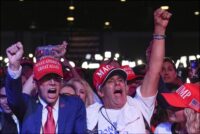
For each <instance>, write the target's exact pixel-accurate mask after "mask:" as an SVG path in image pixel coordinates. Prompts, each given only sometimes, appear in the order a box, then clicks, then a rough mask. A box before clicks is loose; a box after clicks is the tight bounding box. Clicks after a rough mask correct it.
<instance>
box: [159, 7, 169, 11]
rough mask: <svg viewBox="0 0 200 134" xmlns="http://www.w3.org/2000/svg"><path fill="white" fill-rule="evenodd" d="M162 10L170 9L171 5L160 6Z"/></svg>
mask: <svg viewBox="0 0 200 134" xmlns="http://www.w3.org/2000/svg"><path fill="white" fill-rule="evenodd" d="M160 8H161V9H162V10H168V9H169V6H161V7H160Z"/></svg>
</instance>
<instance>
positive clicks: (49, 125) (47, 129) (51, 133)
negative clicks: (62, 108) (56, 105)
mask: <svg viewBox="0 0 200 134" xmlns="http://www.w3.org/2000/svg"><path fill="white" fill-rule="evenodd" d="M46 108H47V110H48V115H47V121H46V123H45V125H44V134H55V133H56V127H55V121H54V119H53V112H52V109H53V108H52V107H51V106H47V107H46Z"/></svg>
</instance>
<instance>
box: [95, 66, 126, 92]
mask: <svg viewBox="0 0 200 134" xmlns="http://www.w3.org/2000/svg"><path fill="white" fill-rule="evenodd" d="M113 73H117V74H119V75H121V76H122V77H123V78H124V79H125V80H126V79H127V74H126V72H125V71H124V70H123V69H121V68H120V67H114V66H111V65H105V64H104V65H101V66H100V67H99V68H98V69H97V70H96V71H95V72H94V74H93V84H94V86H95V88H96V90H99V89H100V88H101V86H102V85H103V84H104V82H105V81H106V80H107V78H109V76H111V75H112V74H113Z"/></svg>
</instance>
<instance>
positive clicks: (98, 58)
mask: <svg viewBox="0 0 200 134" xmlns="http://www.w3.org/2000/svg"><path fill="white" fill-rule="evenodd" d="M94 58H95V60H99V61H102V60H103V56H101V55H100V54H95V55H94Z"/></svg>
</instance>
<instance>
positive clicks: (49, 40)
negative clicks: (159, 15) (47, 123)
mask: <svg viewBox="0 0 200 134" xmlns="http://www.w3.org/2000/svg"><path fill="white" fill-rule="evenodd" d="M70 4H73V5H74V6H75V10H74V11H69V10H68V6H69V5H70ZM163 5H168V6H169V11H170V12H172V14H173V16H172V19H171V21H170V24H169V26H168V29H167V33H166V35H167V39H166V44H167V45H166V56H170V57H172V58H173V59H174V60H176V59H178V58H180V56H183V55H184V56H189V55H196V54H199V15H197V16H195V15H194V12H195V11H199V1H198V0H196V1H194V0H190V1H188V2H187V1H174V0H170V1H143V0H140V1H131V0H126V2H125V3H122V2H120V0H73V1H72V0H62V1H61V0H54V1H53V0H51V1H47V0H45V1H42V0H34V1H33V0H32V1H30V0H24V1H19V0H1V44H0V55H1V56H5V49H6V48H7V47H8V46H9V45H10V44H12V43H14V42H16V41H21V42H22V43H23V44H24V49H25V55H27V54H28V53H34V49H35V48H36V47H37V46H39V45H47V44H57V43H60V42H62V41H63V40H67V41H68V43H69V46H68V50H67V55H66V57H67V58H69V59H70V60H73V61H75V62H76V63H77V64H80V63H82V61H83V60H84V57H85V54H86V53H91V54H95V53H100V54H103V52H104V51H105V50H110V51H112V52H113V53H115V52H119V53H120V54H121V56H122V57H121V58H122V59H129V60H134V59H138V58H141V59H143V60H144V59H145V49H146V48H147V45H148V44H149V41H150V40H151V37H152V32H153V11H154V10H155V9H157V8H158V7H160V6H163ZM69 15H72V16H74V17H75V21H74V22H70V23H69V22H67V21H66V17H67V16H69ZM105 21H110V23H111V25H110V26H109V27H105V26H104V22H105Z"/></svg>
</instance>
